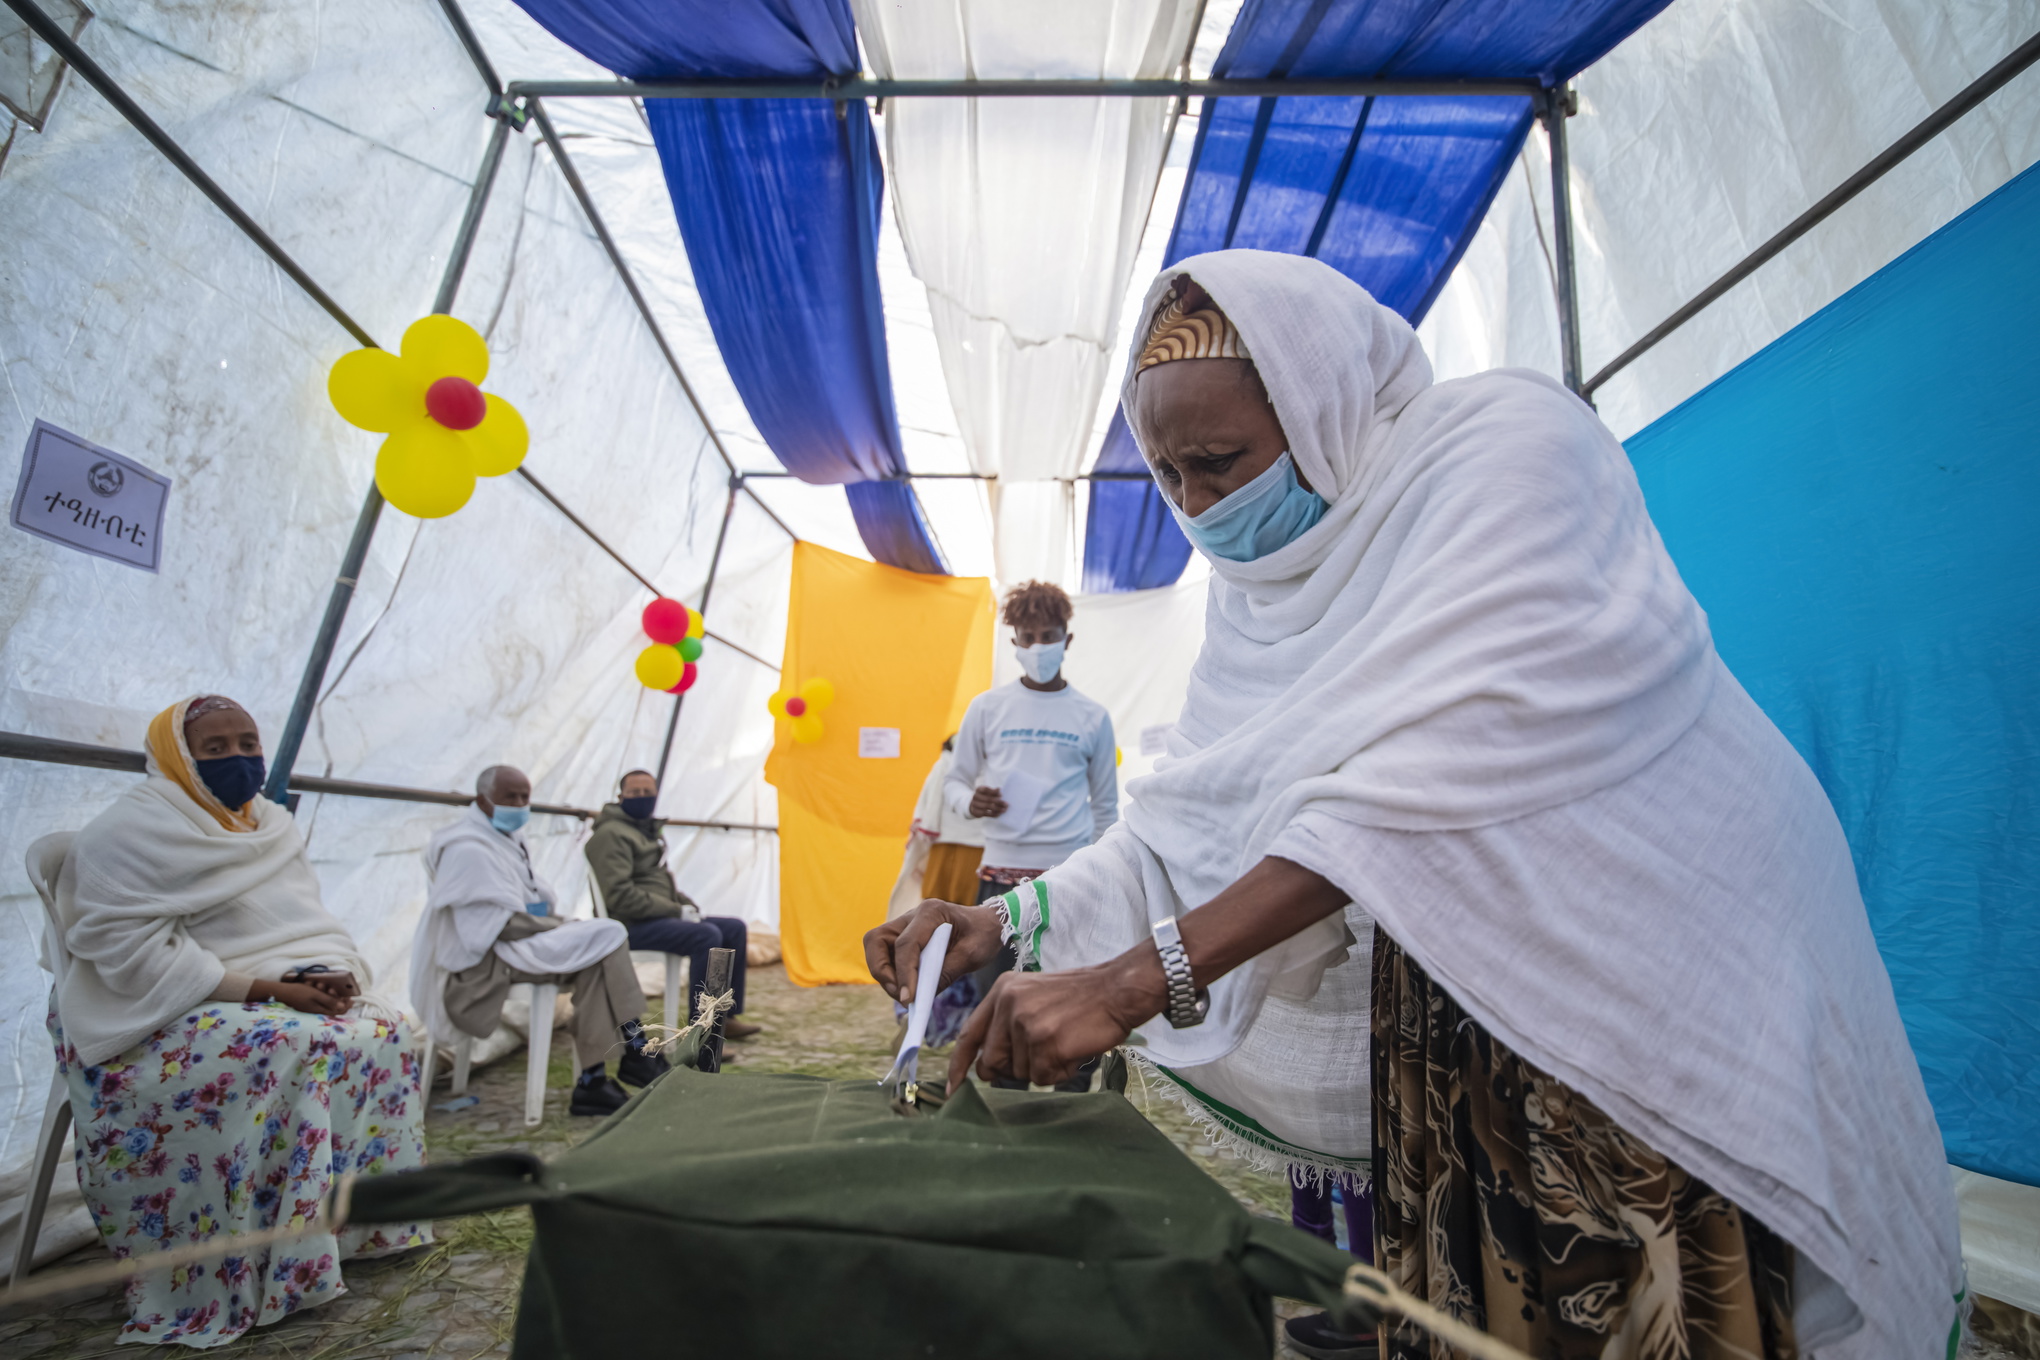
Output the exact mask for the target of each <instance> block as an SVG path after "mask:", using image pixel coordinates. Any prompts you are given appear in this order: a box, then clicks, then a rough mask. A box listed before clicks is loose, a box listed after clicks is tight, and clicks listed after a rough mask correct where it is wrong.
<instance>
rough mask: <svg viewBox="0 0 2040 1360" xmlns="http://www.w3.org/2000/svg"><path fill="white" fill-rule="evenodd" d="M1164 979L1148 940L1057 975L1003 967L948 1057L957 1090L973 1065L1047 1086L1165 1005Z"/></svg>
mask: <svg viewBox="0 0 2040 1360" xmlns="http://www.w3.org/2000/svg"><path fill="white" fill-rule="evenodd" d="M1168 999H1169V993H1168V981H1167V979H1166V978H1165V977H1164V976H1163V974H1162V960H1161V956H1160V955H1159V954H1157V953H1156V952H1155V947H1154V945H1153V944H1152V943H1148V944H1142V945H1139V946H1136V947H1135V948H1133V949H1129V950H1128V951H1127V952H1126V953H1124V954H1121V955H1120V956H1119V957H1118V958H1116V959H1113V960H1112V961H1111V962H1110V963H1102V964H1099V965H1098V966H1096V967H1094V968H1072V969H1070V970H1069V971H1067V972H1061V973H1007V974H1005V975H1004V976H1002V977H1001V978H1000V979H999V980H998V981H997V982H995V983H993V984H992V991H991V995H989V996H987V997H986V998H985V999H984V1000H983V1001H980V1002H979V1003H978V1007H977V1009H976V1010H975V1011H973V1012H972V1013H971V1017H970V1023H968V1024H967V1025H965V1026H964V1027H963V1033H962V1034H961V1035H960V1036H958V1038H957V1040H956V1051H955V1053H954V1054H952V1055H951V1057H950V1059H949V1089H950V1090H952V1091H954V1090H956V1089H957V1087H958V1086H959V1085H960V1084H961V1083H962V1081H963V1079H964V1078H965V1077H966V1076H968V1075H969V1074H970V1069H971V1063H972V1061H973V1060H975V1061H976V1063H977V1073H978V1075H979V1076H980V1077H983V1078H985V1079H986V1080H990V1079H992V1078H994V1077H1008V1078H1012V1079H1014V1080H1017V1081H1027V1082H1033V1083H1034V1084H1035V1085H1037V1086H1051V1085H1053V1084H1055V1083H1056V1082H1059V1081H1064V1080H1067V1079H1068V1078H1070V1077H1072V1076H1074V1075H1076V1071H1077V1068H1078V1067H1079V1066H1081V1065H1082V1064H1083V1063H1084V1062H1085V1061H1086V1060H1087V1059H1089V1058H1093V1057H1096V1056H1097V1055H1098V1054H1100V1053H1103V1052H1105V1050H1107V1049H1109V1048H1113V1047H1115V1046H1117V1045H1119V1044H1121V1043H1124V1042H1125V1041H1126V1036H1127V1035H1129V1034H1131V1033H1132V1032H1133V1029H1134V1027H1135V1026H1136V1025H1140V1024H1143V1023H1145V1022H1146V1021H1147V1020H1149V1019H1151V1018H1152V1017H1153V1016H1155V1015H1158V1014H1160V1012H1161V1010H1162V1007H1163V1006H1165V1005H1167V1004H1168Z"/></svg>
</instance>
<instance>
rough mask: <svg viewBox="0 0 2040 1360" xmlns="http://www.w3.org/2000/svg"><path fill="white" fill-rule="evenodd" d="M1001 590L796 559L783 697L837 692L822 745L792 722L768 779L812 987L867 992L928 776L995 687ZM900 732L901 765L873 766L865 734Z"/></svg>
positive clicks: (789, 938) (782, 900) (805, 973)
mask: <svg viewBox="0 0 2040 1360" xmlns="http://www.w3.org/2000/svg"><path fill="white" fill-rule="evenodd" d="M992 621H993V612H992V586H991V582H989V581H987V580H985V579H984V578H982V577H956V576H920V575H916V574H915V573H913V572H910V571H901V570H899V569H898V568H896V567H887V566H880V565H878V564H877V563H873V562H865V561H862V560H860V559H858V558H855V557H849V556H846V555H844V554H843V553H838V552H831V551H829V550H828V549H827V548H820V547H816V546H815V545H814V544H812V543H797V544H795V545H794V549H793V589H792V595H791V599H790V600H789V603H788V609H787V619H786V661H785V670H784V672H783V673H782V674H781V677H780V685H781V687H782V688H784V689H789V690H792V689H798V688H799V687H800V685H801V684H802V682H804V681H808V680H813V679H816V678H817V677H819V678H822V679H825V680H828V681H829V682H830V683H831V684H833V685H834V686H835V690H836V697H835V699H834V701H833V702H832V703H831V704H830V705H829V706H828V707H827V708H826V709H823V710H822V711H821V715H820V716H821V720H822V726H823V730H822V737H821V740H819V741H816V742H813V743H811V744H806V745H802V744H798V743H796V742H795V741H794V740H793V730H792V724H791V723H789V722H787V721H786V720H785V719H780V720H779V721H778V722H777V724H776V727H777V731H776V732H775V734H774V740H773V745H772V755H771V758H770V759H768V760H767V761H766V762H765V778H766V779H767V780H768V781H769V782H770V783H771V784H772V785H773V786H774V787H776V788H777V789H778V790H779V919H780V926H779V933H780V939H781V942H782V944H783V945H784V948H785V953H786V972H787V976H788V977H790V978H792V979H793V980H794V981H795V982H797V983H800V984H802V985H803V986H813V985H815V984H817V983H823V982H869V981H871V974H870V972H869V971H868V970H867V969H866V968H865V966H864V932H865V931H867V930H869V929H871V928H872V927H873V926H875V925H878V924H879V923H880V922H882V921H884V920H885V910H886V903H887V901H888V900H889V898H890V896H891V893H892V888H893V880H894V879H895V878H896V877H897V876H898V874H899V868H900V828H901V827H904V826H906V825H907V824H908V823H909V822H910V821H911V820H912V818H913V815H914V802H915V799H916V798H917V797H918V796H919V794H920V791H921V777H922V775H923V774H925V773H926V772H927V769H928V767H929V766H930V765H932V764H933V763H934V761H935V757H936V755H937V754H938V753H939V752H940V751H941V749H942V739H943V738H944V737H946V736H948V735H949V734H950V733H951V732H953V731H955V730H956V727H957V724H958V723H960V722H961V721H962V720H963V711H964V709H965V708H967V707H969V705H970V701H971V699H972V698H974V697H975V696H976V695H978V694H980V693H982V692H983V691H984V690H986V689H988V688H990V686H991V682H992ZM863 728H896V729H898V731H899V734H900V741H899V757H898V758H897V759H891V758H875V757H861V756H859V754H858V749H859V740H858V735H859V731H860V729H863Z"/></svg>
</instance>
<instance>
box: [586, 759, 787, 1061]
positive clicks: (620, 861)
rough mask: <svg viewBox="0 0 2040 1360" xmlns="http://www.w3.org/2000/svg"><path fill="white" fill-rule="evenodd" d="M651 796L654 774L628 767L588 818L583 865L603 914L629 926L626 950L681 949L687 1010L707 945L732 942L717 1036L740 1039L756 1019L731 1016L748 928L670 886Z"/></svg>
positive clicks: (690, 1011) (740, 992) (693, 1004)
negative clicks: (728, 998) (613, 796)
mask: <svg viewBox="0 0 2040 1360" xmlns="http://www.w3.org/2000/svg"><path fill="white" fill-rule="evenodd" d="M658 801H659V781H658V780H657V779H655V778H653V777H652V776H651V775H649V774H647V773H646V772H645V771H643V770H632V771H631V772H630V773H629V774H627V775H625V776H624V777H623V783H622V784H621V785H619V786H618V797H617V800H616V801H615V802H614V803H611V804H609V805H608V806H607V807H605V808H603V809H602V813H601V815H600V816H598V817H597V818H596V819H595V834H594V835H592V836H590V837H589V838H588V868H589V870H590V871H591V872H592V873H593V874H594V875H595V886H596V887H598V888H600V889H601V890H602V902H603V905H604V906H606V907H607V908H608V909H609V916H610V919H611V920H614V921H621V922H623V924H624V926H625V928H626V929H628V930H629V931H630V947H631V948H632V949H657V950H662V951H664V952H665V953H668V954H685V955H686V956H687V979H688V987H689V989H690V992H691V998H692V999H691V1000H690V1001H689V1002H688V1006H687V1015H688V1017H689V1018H690V1019H691V1018H692V1017H693V1016H694V1014H695V1012H697V1011H698V1010H700V1008H701V984H702V981H703V980H704V979H705V978H707V976H708V951H709V950H711V949H734V950H735V951H736V953H737V965H736V971H735V972H734V973H732V974H731V975H730V990H731V992H732V993H733V994H734V995H733V996H732V1000H733V1001H734V1002H735V1004H734V1005H733V1006H732V1007H731V1008H730V1013H729V1018H728V1019H726V1020H725V1021H724V1022H723V1037H724V1038H726V1039H748V1038H750V1037H751V1036H752V1035H754V1034H756V1033H758V1032H759V1030H760V1026H757V1025H753V1024H750V1023H748V1022H747V1021H743V1020H739V1019H737V1017H738V1016H740V1015H742V1014H743V1013H744V950H745V948H746V946H747V945H748V943H749V938H748V937H749V932H748V931H747V930H746V929H745V926H744V923H743V922H742V921H739V920H737V919H736V918H734V917H730V916H703V915H702V914H701V908H699V907H697V906H695V905H694V900H693V899H692V898H690V897H689V896H687V894H686V893H683V892H681V891H680V890H679V889H678V888H677V887H675V886H674V885H673V875H671V874H670V873H668V872H666V837H665V834H664V833H663V832H661V831H660V829H659V824H658V823H657V822H655V821H653V820H652V809H653V808H654V807H655V806H656V805H657V804H658Z"/></svg>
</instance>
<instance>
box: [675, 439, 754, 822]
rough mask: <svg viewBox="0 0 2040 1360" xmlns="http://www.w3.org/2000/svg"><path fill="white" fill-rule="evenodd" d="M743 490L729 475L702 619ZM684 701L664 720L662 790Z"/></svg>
mask: <svg viewBox="0 0 2040 1360" xmlns="http://www.w3.org/2000/svg"><path fill="white" fill-rule="evenodd" d="M743 489H744V479H743V477H742V476H741V475H738V474H734V473H733V474H731V476H730V497H729V499H728V500H726V501H724V502H723V512H722V528H720V529H718V530H716V532H715V552H714V553H713V554H711V555H710V557H709V559H708V579H707V580H706V581H704V582H702V586H701V613H702V616H703V617H704V618H706V617H707V615H708V597H709V596H711V595H713V594H714V593H715V574H716V571H717V570H718V569H719V568H721V566H722V550H723V544H724V543H725V542H727V541H728V540H729V536H730V516H731V515H732V514H734V513H735V512H736V509H737V493H738V492H739V491H741V490H743ZM702 631H703V632H707V631H708V630H707V629H706V628H703V629H702ZM744 654H745V655H746V656H750V655H751V654H750V653H749V652H746V653H744ZM752 659H753V660H757V659H758V658H756V657H752ZM686 700H687V696H686V695H685V694H676V695H674V696H673V715H672V716H671V717H669V718H667V719H666V744H665V745H664V746H661V747H660V748H659V787H660V788H662V789H663V788H665V787H666V763H667V762H668V761H670V760H671V759H672V758H673V734H674V733H675V732H677V731H679V730H680V705H681V704H683V703H685V702H686Z"/></svg>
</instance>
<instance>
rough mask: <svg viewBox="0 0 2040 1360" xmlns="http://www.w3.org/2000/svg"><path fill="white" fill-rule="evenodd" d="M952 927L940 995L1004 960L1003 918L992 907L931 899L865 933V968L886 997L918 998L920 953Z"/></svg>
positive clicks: (900, 1000) (943, 962)
mask: <svg viewBox="0 0 2040 1360" xmlns="http://www.w3.org/2000/svg"><path fill="white" fill-rule="evenodd" d="M944 921H947V922H949V925H950V932H949V948H948V949H947V950H946V951H944V953H943V955H942V977H941V980H940V981H939V982H937V983H936V989H937V990H938V991H939V990H941V989H942V988H943V987H947V986H948V985H949V984H950V983H952V982H954V981H956V980H957V979H958V978H960V977H962V976H963V975H964V974H965V973H975V972H976V971H977V970H978V969H980V968H982V967H984V966H985V965H986V964H988V963H990V962H991V961H992V960H993V959H995V958H997V957H998V955H999V947H1000V946H1001V945H1002V944H1003V943H1004V941H1003V940H1001V939H1000V938H999V936H1000V921H999V913H998V912H996V911H993V910H992V909H991V908H990V907H966V906H963V905H961V904H959V903H956V902H939V901H937V900H936V899H934V898H932V897H931V898H928V899H927V900H925V901H923V902H922V903H921V905H920V906H918V907H915V908H914V909H913V910H912V911H910V912H908V913H907V914H906V915H904V916H895V917H894V918H893V919H892V920H890V921H887V922H886V923H885V924H884V925H882V926H877V927H875V928H873V929H871V930H868V931H866V932H865V933H864V963H865V966H866V967H868V968H870V969H871V976H872V977H874V978H876V979H877V980H878V985H879V986H881V987H883V988H885V994H886V995H887V996H889V997H891V998H892V999H893V1000H895V1001H898V1002H900V1003H901V1004H905V1003H907V1002H910V1001H912V1000H913V999H914V991H915V988H916V986H917V985H918V984H919V982H920V978H919V977H918V976H916V975H917V974H918V973H919V972H920V971H921V950H922V949H923V948H925V947H926V945H927V943H928V937H929V936H931V935H933V934H934V933H935V927H937V926H939V925H941V924H942V923H943V922H944Z"/></svg>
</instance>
